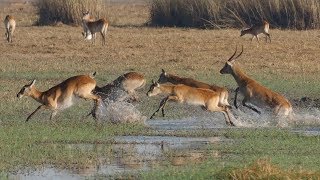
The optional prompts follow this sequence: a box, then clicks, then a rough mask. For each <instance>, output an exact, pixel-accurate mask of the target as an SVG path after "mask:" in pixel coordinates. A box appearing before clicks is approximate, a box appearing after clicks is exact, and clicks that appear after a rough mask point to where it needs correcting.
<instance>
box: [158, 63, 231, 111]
mask: <svg viewBox="0 0 320 180" xmlns="http://www.w3.org/2000/svg"><path fill="white" fill-rule="evenodd" d="M158 82H159V83H167V82H170V83H172V84H184V85H187V86H191V87H195V88H203V89H210V90H213V91H215V92H217V93H219V104H222V105H226V106H228V107H229V108H231V106H230V104H229V102H228V97H229V93H228V90H227V89H226V88H224V87H219V86H216V85H209V84H206V83H203V82H200V81H197V80H194V79H192V78H183V77H179V76H176V75H173V74H168V73H166V72H165V70H163V69H162V72H161V74H160V76H159V79H158Z"/></svg>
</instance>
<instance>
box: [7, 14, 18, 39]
mask: <svg viewBox="0 0 320 180" xmlns="http://www.w3.org/2000/svg"><path fill="white" fill-rule="evenodd" d="M4 26H5V28H6V33H5V36H6V38H7V41H8V42H12V37H13V32H14V30H15V29H16V21H15V19H14V17H13V16H11V15H7V16H6V18H5V19H4Z"/></svg>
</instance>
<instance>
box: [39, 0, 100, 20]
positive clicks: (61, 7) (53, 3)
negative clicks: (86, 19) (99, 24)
mask: <svg viewBox="0 0 320 180" xmlns="http://www.w3.org/2000/svg"><path fill="white" fill-rule="evenodd" d="M37 6H38V9H39V16H40V17H39V20H38V24H39V25H50V24H55V23H57V22H62V23H64V24H75V25H81V18H82V13H83V12H84V11H87V10H89V12H90V13H91V15H92V16H93V17H101V16H103V15H105V14H103V13H104V9H105V4H104V2H103V0H39V1H38V3H37Z"/></svg>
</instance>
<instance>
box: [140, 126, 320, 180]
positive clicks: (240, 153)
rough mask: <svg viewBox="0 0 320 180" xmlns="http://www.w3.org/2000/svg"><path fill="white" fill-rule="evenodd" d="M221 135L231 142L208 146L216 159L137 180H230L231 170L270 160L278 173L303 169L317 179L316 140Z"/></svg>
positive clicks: (248, 132) (258, 132)
mask: <svg viewBox="0 0 320 180" xmlns="http://www.w3.org/2000/svg"><path fill="white" fill-rule="evenodd" d="M221 133H222V134H221V135H224V136H226V137H228V138H231V139H233V140H234V143H226V144H221V145H218V146H214V147H212V148H213V150H218V152H219V154H220V155H221V157H220V158H210V159H208V160H207V161H206V162H205V163H202V164H200V165H199V164H197V165H194V164H192V162H191V163H190V165H188V166H186V167H171V166H169V167H165V168H162V169H158V170H154V171H152V172H146V173H142V174H141V178H142V179H150V178H152V179H194V178H196V179H226V178H230V179H231V174H232V173H233V172H234V171H235V170H239V169H242V168H245V167H246V166H248V165H249V164H251V163H253V162H255V161H257V160H259V159H261V158H262V159H266V158H267V159H270V162H271V163H272V164H273V165H276V166H278V167H279V169H281V171H282V172H283V171H288V170H292V172H291V173H289V174H291V175H293V173H294V172H299V171H294V170H301V169H302V170H306V169H307V170H308V171H310V172H312V173H311V174H314V173H313V172H318V174H316V175H315V176H314V177H318V178H319V177H320V176H319V172H320V170H319V166H318V164H319V163H320V160H319V159H320V153H319V151H318V149H319V148H320V144H319V142H320V138H319V137H306V136H302V135H299V134H294V133H291V132H289V131H287V130H281V129H280V130H278V129H232V130H225V131H223V132H221ZM253 173H254V172H252V174H253ZM249 174H250V173H249ZM279 175H281V174H279ZM278 177H280V178H285V177H286V176H278ZM305 177H308V176H306V175H305ZM309 177H311V176H309ZM269 178H270V176H269Z"/></svg>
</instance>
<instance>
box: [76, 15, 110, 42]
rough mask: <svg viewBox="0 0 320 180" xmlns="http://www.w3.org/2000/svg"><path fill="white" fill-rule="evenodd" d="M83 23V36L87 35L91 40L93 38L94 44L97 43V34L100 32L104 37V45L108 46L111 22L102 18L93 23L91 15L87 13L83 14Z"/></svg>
mask: <svg viewBox="0 0 320 180" xmlns="http://www.w3.org/2000/svg"><path fill="white" fill-rule="evenodd" d="M82 23H83V28H84V30H85V33H83V35H85V38H86V39H89V40H90V39H91V38H93V43H95V39H96V33H97V32H100V34H101V37H102V45H105V44H106V35H107V30H108V26H109V22H108V21H107V20H106V19H104V18H102V19H99V20H97V21H93V19H92V17H91V16H90V13H89V12H86V13H84V14H83V17H82ZM90 35H91V36H92V37H91V36H90Z"/></svg>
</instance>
